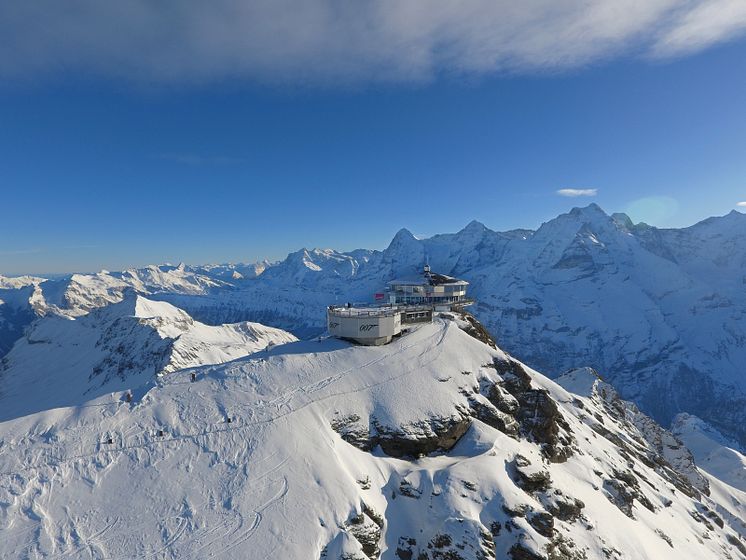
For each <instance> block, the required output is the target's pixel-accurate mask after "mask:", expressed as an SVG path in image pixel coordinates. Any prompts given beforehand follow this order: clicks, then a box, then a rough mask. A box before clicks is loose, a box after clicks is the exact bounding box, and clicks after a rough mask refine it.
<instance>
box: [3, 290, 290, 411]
mask: <svg viewBox="0 0 746 560" xmlns="http://www.w3.org/2000/svg"><path fill="white" fill-rule="evenodd" d="M293 340H296V339H295V337H294V336H293V335H291V334H289V333H286V332H285V331H281V330H279V329H274V328H271V327H265V326H264V325H259V324H257V323H237V324H231V325H221V326H218V327H214V326H208V325H204V324H202V323H199V322H197V321H194V320H193V319H192V318H191V317H190V316H189V315H188V314H187V313H185V312H184V311H182V310H180V309H177V308H176V307H174V306H172V305H170V304H168V303H165V302H155V301H150V300H148V299H145V298H144V297H142V296H137V295H134V294H130V295H129V296H128V297H126V298H125V299H124V300H123V301H121V302H120V303H117V304H113V305H110V306H108V307H104V308H100V309H96V310H94V311H93V312H91V313H89V314H88V315H85V316H82V317H79V318H76V319H72V318H68V317H60V316H56V315H50V316H47V317H43V318H41V319H38V320H37V321H36V322H35V323H34V324H33V326H32V328H31V329H30V330H29V331H28V332H27V333H26V335H25V336H24V337H23V338H22V339H21V340H19V341H18V342H17V343H16V345H15V346H14V347H13V350H12V351H11V352H10V353H8V354H7V355H6V356H5V358H3V360H2V361H1V362H0V421H2V420H7V419H10V418H15V417H17V416H23V415H26V414H29V413H32V412H37V411H41V410H46V409H49V408H56V407H59V406H70V405H74V404H78V403H80V402H81V400H89V399H90V398H92V397H94V396H97V395H101V394H104V393H110V392H111V391H118V390H121V389H122V388H123V387H132V386H133V384H134V386H137V385H141V384H143V383H146V382H147V381H148V380H150V379H152V378H153V377H154V376H155V375H156V374H164V373H170V372H172V371H176V370H179V369H183V368H188V367H193V366H199V365H204V364H216V363H222V362H227V361H229V360H232V359H235V358H239V357H241V356H246V355H248V354H251V353H253V352H256V351H257V350H260V349H263V348H265V347H266V346H267V345H268V344H281V343H286V342H290V341H293Z"/></svg>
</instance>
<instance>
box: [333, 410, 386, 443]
mask: <svg viewBox="0 0 746 560" xmlns="http://www.w3.org/2000/svg"><path fill="white" fill-rule="evenodd" d="M331 426H332V430H334V431H335V432H337V433H338V434H339V435H340V437H341V438H342V439H343V440H345V441H346V442H347V443H349V444H350V445H353V446H355V447H357V448H358V449H361V450H362V451H371V450H372V449H373V447H375V446H374V445H373V442H372V440H371V437H370V430H369V429H368V426H367V425H365V426H364V425H363V424H362V423H361V421H360V416H358V415H357V414H350V415H347V416H335V417H334V419H332V421H331Z"/></svg>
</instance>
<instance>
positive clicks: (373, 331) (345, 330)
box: [326, 266, 473, 346]
mask: <svg viewBox="0 0 746 560" xmlns="http://www.w3.org/2000/svg"><path fill="white" fill-rule="evenodd" d="M468 285H469V283H468V282H467V281H465V280H459V279H458V278H453V277H451V276H446V275H444V274H438V273H435V272H432V271H431V270H430V267H429V266H425V268H424V269H423V272H422V274H421V275H420V276H414V277H411V278H403V279H397V280H392V281H391V282H389V283H388V286H387V287H386V293H385V294H376V299H382V300H384V301H386V300H387V303H381V304H370V305H362V306H358V305H352V304H350V303H348V304H347V305H345V306H335V305H330V306H329V307H328V309H327V312H326V319H327V328H328V329H329V334H330V335H332V336H335V337H337V338H343V339H346V340H352V341H354V342H357V343H358V344H364V345H366V346H380V345H382V344H388V343H389V342H391V339H392V338H394V337H395V336H399V335H400V334H401V332H402V325H407V324H412V323H422V322H429V321H432V318H433V313H436V312H443V311H456V310H460V309H461V308H463V307H465V306H467V305H471V304H472V303H473V301H472V300H470V299H468V298H467V297H466V288H467V286H468Z"/></svg>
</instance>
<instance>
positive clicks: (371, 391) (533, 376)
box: [0, 314, 746, 560]
mask: <svg viewBox="0 0 746 560" xmlns="http://www.w3.org/2000/svg"><path fill="white" fill-rule="evenodd" d="M91 315H93V314H91ZM89 316H90V315H89ZM60 320H62V319H60ZM77 321H80V319H79V320H77ZM467 331H469V332H471V333H472V335H475V334H479V333H478V331H475V330H474V324H473V323H470V322H467V321H464V320H463V319H461V318H459V317H447V316H446V317H442V318H439V319H437V320H436V321H435V322H434V323H433V324H425V325H422V326H420V327H418V328H416V329H414V330H413V331H412V332H410V333H408V334H407V335H405V336H403V337H402V338H400V339H398V340H397V341H395V342H393V343H392V344H390V345H387V346H383V347H358V346H352V345H349V344H347V343H345V342H342V341H339V340H334V339H324V340H318V341H317V340H313V341H306V342H289V343H287V344H283V345H277V346H274V347H272V348H271V349H269V350H267V351H262V352H259V353H255V354H253V355H249V356H247V357H244V358H241V359H238V360H234V361H232V362H230V363H227V364H223V365H211V366H203V367H199V368H197V369H191V370H189V371H176V372H173V373H170V374H169V375H166V376H164V377H162V378H161V380H160V381H159V382H158V383H157V384H155V385H154V384H152V383H150V384H146V385H144V386H143V388H142V390H139V389H137V388H136V387H135V386H134V384H135V383H137V381H139V380H138V379H129V381H130V383H131V385H130V386H129V387H128V388H129V389H131V390H133V391H134V392H135V394H136V398H135V399H134V400H133V401H132V402H126V401H125V400H123V399H122V398H121V395H122V393H121V392H115V393H113V394H112V393H107V394H101V395H98V396H95V397H93V398H91V399H90V400H88V401H87V402H85V403H82V404H80V405H78V406H72V407H67V408H57V409H55V410H47V411H44V412H40V413H38V414H33V415H30V416H26V417H22V418H15V419H11V420H7V421H5V422H2V423H0V450H1V452H0V528H1V529H2V534H3V542H2V544H1V545H0V547H2V551H3V553H4V555H6V556H8V557H19V556H31V557H40V558H57V557H65V556H69V557H76V556H77V557H82V556H93V557H117V558H164V557H165V558H185V557H190V558H206V557H213V558H249V559H254V558H256V559H263V558H287V559H309V558H310V559H314V558H319V559H320V558H325V559H327V560H342V559H348V560H349V559H359V560H365V559H375V558H381V559H383V560H396V559H399V560H401V559H412V558H416V559H418V560H425V559H429V560H436V559H445V558H448V559H453V560H458V559H475V560H476V559H482V560H484V559H490V558H510V559H513V560H525V559H531V560H536V559H550V558H551V559H552V560H556V559H566V560H580V559H584V558H585V559H595V558H608V559H617V560H621V559H628V560H633V559H634V560H638V559H643V558H644V559H648V558H649V559H656V560H661V559H663V560H666V559H677V560H680V559H692V560H695V559H696V560H701V559H702V558H730V559H742V558H746V546H744V541H743V539H744V537H746V526H744V525H743V523H742V521H740V520H741V519H743V518H744V517H745V516H746V509H745V507H744V502H743V501H742V500H741V499H737V498H738V497H739V496H740V495H739V494H727V493H724V492H723V490H722V487H720V486H717V487H715V488H714V490H713V491H712V492H711V493H710V496H708V495H706V493H705V492H702V491H700V490H698V489H697V488H696V487H694V486H693V485H691V484H690V483H689V481H688V480H687V479H686V477H685V476H683V475H682V474H681V473H678V472H677V471H676V470H675V469H674V468H673V467H672V465H670V464H669V463H668V462H667V461H666V460H665V458H664V457H662V456H661V455H660V454H659V453H658V451H657V449H656V448H655V446H653V445H651V444H650V443H649V442H648V441H647V440H646V439H645V437H643V434H642V432H641V431H640V430H639V429H638V428H637V427H636V426H635V425H634V424H633V423H632V422H628V421H625V418H624V417H623V416H622V415H621V413H620V411H619V410H618V409H617V408H616V407H615V406H613V404H610V403H609V402H607V401H606V400H600V399H598V398H596V397H594V396H582V395H574V394H572V393H570V392H568V391H567V390H565V389H563V388H562V387H561V386H559V385H557V384H556V383H554V382H552V381H550V380H549V379H547V378H546V377H544V376H542V375H541V374H539V373H537V372H535V371H533V370H531V369H529V368H527V367H525V366H524V365H523V364H521V363H520V362H518V361H516V360H514V359H513V358H511V357H510V356H509V355H507V354H505V353H504V352H502V351H501V350H499V349H497V348H495V347H493V346H490V345H489V344H487V343H485V342H482V341H481V340H478V339H477V338H474V336H472V335H470V334H469V333H468V332H467ZM481 338H483V339H484V338H485V337H484V336H482V337H481ZM486 340H487V342H488V343H489V342H490V341H489V340H488V339H486ZM191 372H194V373H196V375H197V378H196V380H195V381H194V382H191V381H190V374H191ZM121 390H124V387H122V388H121ZM121 390H120V391H121ZM625 414H626V413H625ZM133 481H136V484H133ZM291 527H292V530H290V528H291Z"/></svg>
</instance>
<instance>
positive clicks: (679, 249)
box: [0, 204, 746, 445]
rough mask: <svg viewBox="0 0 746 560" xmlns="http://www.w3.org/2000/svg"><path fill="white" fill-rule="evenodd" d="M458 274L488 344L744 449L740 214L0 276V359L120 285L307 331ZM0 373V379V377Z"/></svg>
mask: <svg viewBox="0 0 746 560" xmlns="http://www.w3.org/2000/svg"><path fill="white" fill-rule="evenodd" d="M425 262H428V263H429V264H430V265H431V266H432V268H433V270H435V271H437V272H441V273H444V274H449V275H453V276H457V277H461V278H464V279H466V280H468V281H469V282H470V283H471V286H470V292H469V293H470V295H472V296H473V297H475V298H476V299H477V304H476V305H475V306H474V307H473V312H474V313H475V315H476V316H477V317H478V318H479V319H480V320H481V321H482V322H483V323H484V324H485V325H486V326H487V327H488V328H489V330H490V331H491V332H492V333H493V334H494V336H495V337H496V339H497V340H498V342H499V344H500V345H501V346H502V347H503V348H506V349H508V350H509V351H510V352H511V353H513V354H514V355H516V356H517V357H519V358H520V359H521V360H522V361H524V362H525V363H527V364H529V365H531V366H532V367H536V368H537V369H541V370H542V371H544V372H545V373H547V374H548V375H550V376H558V375H560V374H562V373H563V372H564V371H565V370H567V369H569V368H572V367H576V366H578V365H587V366H590V367H593V368H594V369H596V370H598V371H599V372H601V375H602V376H603V377H604V378H605V379H606V380H608V381H609V382H611V383H612V384H613V385H614V386H615V387H616V388H617V389H618V390H619V392H620V393H621V395H622V397H624V398H625V399H628V400H632V401H634V402H635V403H636V404H637V405H638V406H639V407H640V408H641V409H642V410H643V411H645V412H646V413H648V414H650V415H651V416H653V417H654V418H655V419H656V420H658V421H659V422H661V423H662V424H664V425H670V424H671V421H672V420H673V418H674V416H676V415H677V414H679V413H689V414H693V415H696V416H698V417H699V418H701V419H703V420H705V421H706V422H708V423H709V424H711V425H712V426H714V427H715V428H717V429H718V430H719V431H720V432H722V433H723V434H725V435H726V436H727V437H730V438H734V439H736V440H738V441H739V442H740V443H741V445H743V444H744V443H746V375H744V371H743V369H744V366H743V364H745V363H746V321H745V320H744V317H745V316H746V298H744V295H745V292H746V216H744V215H742V214H740V213H738V212H735V211H734V212H731V213H730V214H728V215H726V216H723V217H716V218H710V219H707V220H705V221H703V222H700V223H698V224H696V225H693V226H691V227H688V228H683V229H659V228H655V227H652V226H649V225H646V224H633V223H632V221H631V220H630V219H629V217H627V216H626V215H624V214H614V215H611V216H609V215H607V214H606V213H605V212H604V211H603V210H602V209H601V208H599V207H598V206H596V205H595V204H592V205H590V206H588V207H585V208H575V209H573V210H572V211H570V212H569V213H567V214H562V215H560V216H558V217H557V218H555V219H553V220H551V221H549V222H547V223H545V224H543V225H542V226H541V227H540V228H539V229H537V230H536V231H532V230H513V231H508V232H496V231H492V230H490V229H488V228H486V227H485V226H484V225H482V224H480V223H478V222H472V223H470V224H469V225H467V226H466V227H465V228H464V229H462V230H461V231H459V232H458V233H454V234H442V235H436V236H434V237H431V238H428V239H417V238H415V237H414V236H413V235H412V234H411V233H410V232H409V231H407V230H405V229H403V230H401V231H399V233H397V234H396V236H395V237H394V239H393V240H392V241H391V244H390V245H389V246H388V247H387V248H386V249H385V250H383V251H372V250H363V249H361V250H356V251H351V252H338V251H334V250H331V249H312V250H308V249H303V250H300V251H297V252H295V253H292V254H290V255H288V257H287V258H286V259H285V260H284V261H281V262H278V263H257V264H254V265H213V266H198V267H197V266H185V265H180V266H178V267H174V266H159V267H155V266H153V267H148V268H145V269H139V270H129V271H124V272H121V273H108V272H102V273H99V274H94V275H72V276H70V277H68V278H64V279H58V280H50V281H41V280H40V279H35V278H24V279H4V280H0V300H1V301H2V302H3V305H0V352H2V351H4V352H7V351H8V350H9V349H10V347H11V346H12V344H13V343H14V342H15V340H16V339H18V338H19V337H20V336H21V334H22V332H23V328H24V327H25V326H26V325H28V324H30V323H31V321H32V320H34V319H35V318H36V317H39V316H44V315H50V314H51V315H63V316H79V315H82V314H85V313H87V312H88V311H90V310H91V309H94V308H97V307H101V306H104V305H107V304H109V303H112V302H116V301H120V300H122V299H123V298H124V297H125V295H126V294H127V292H129V291H133V292H137V293H140V294H145V295H147V296H148V297H149V298H151V299H156V300H164V301H168V302H170V303H172V304H174V305H176V306H177V307H179V308H181V309H184V310H186V311H187V312H188V313H189V314H190V315H191V316H193V317H194V318H195V319H197V320H199V321H202V322H204V323H208V324H213V325H219V324H222V323H235V322H239V321H245V320H250V321H257V322H261V323H264V324H267V325H271V326H275V327H280V328H283V329H286V330H290V331H292V332H293V333H294V334H296V335H298V336H300V337H308V336H312V335H315V334H318V333H319V332H322V331H323V329H324V320H325V318H324V309H325V307H326V306H327V305H328V304H330V303H342V302H346V301H368V300H371V299H372V296H373V294H374V293H375V292H377V291H380V290H381V288H382V287H383V286H384V285H385V283H386V282H387V281H388V280H390V279H392V278H394V277H395V276H401V275H408V274H414V273H417V272H418V271H419V270H420V269H421V267H422V265H423V264H424V263H425ZM0 375H1V374H0Z"/></svg>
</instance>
